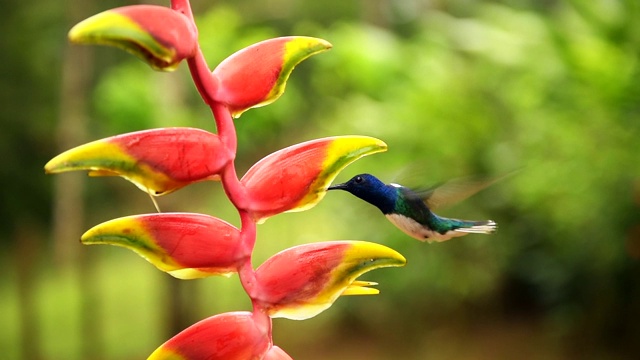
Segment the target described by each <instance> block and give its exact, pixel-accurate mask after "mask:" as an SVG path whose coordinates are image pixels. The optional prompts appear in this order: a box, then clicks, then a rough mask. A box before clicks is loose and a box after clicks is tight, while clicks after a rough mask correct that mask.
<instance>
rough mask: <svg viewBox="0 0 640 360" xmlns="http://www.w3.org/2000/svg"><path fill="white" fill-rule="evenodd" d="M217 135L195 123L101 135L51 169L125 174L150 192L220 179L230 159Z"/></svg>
mask: <svg viewBox="0 0 640 360" xmlns="http://www.w3.org/2000/svg"><path fill="white" fill-rule="evenodd" d="M231 158H232V155H231V154H229V153H228V152H227V151H226V149H225V147H224V146H223V145H222V143H221V142H220V139H219V137H218V135H216V134H213V133H210V132H208V131H204V130H200V129H195V128H186V127H185V128H179V127H178V128H161V129H151V130H144V131H137V132H132V133H127V134H122V135H117V136H113V137H109V138H105V139H101V140H96V141H93V142H90V143H87V144H84V145H80V146H78V147H75V148H73V149H70V150H67V151H65V152H63V153H62V154H60V155H58V156H56V157H55V158H53V159H51V161H49V162H48V163H47V164H46V165H45V171H46V172H47V173H61V172H67V171H75V170H89V174H90V175H92V176H122V177H123V178H125V179H127V180H129V181H131V182H132V183H134V184H135V185H136V186H138V187H139V188H140V189H141V190H143V191H144V192H147V193H149V194H150V195H163V194H167V193H170V192H172V191H175V190H178V189H180V188H182V187H184V186H186V185H189V184H192V183H194V182H199V181H204V180H216V179H218V178H219V177H218V174H219V172H220V171H221V169H222V168H223V167H224V166H225V165H226V164H227V163H228V162H229V160H230V159H231Z"/></svg>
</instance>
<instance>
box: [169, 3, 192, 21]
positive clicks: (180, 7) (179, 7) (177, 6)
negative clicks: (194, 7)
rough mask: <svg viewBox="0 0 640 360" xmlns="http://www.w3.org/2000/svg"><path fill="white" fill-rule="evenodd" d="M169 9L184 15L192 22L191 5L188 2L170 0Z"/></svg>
mask: <svg viewBox="0 0 640 360" xmlns="http://www.w3.org/2000/svg"><path fill="white" fill-rule="evenodd" d="M171 8H172V9H173V10H176V11H179V12H181V13H183V14H184V15H186V16H187V17H188V18H189V19H191V21H193V13H192V12H191V4H190V3H189V0H171Z"/></svg>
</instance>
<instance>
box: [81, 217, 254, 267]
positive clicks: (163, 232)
mask: <svg viewBox="0 0 640 360" xmlns="http://www.w3.org/2000/svg"><path fill="white" fill-rule="evenodd" d="M239 238H240V232H239V231H238V229H236V228H235V227H234V226H232V225H230V224H228V223H227V222H225V221H222V220H220V219H217V218H214V217H212V216H209V215H202V214H192V213H161V214H146V215H135V216H127V217H123V218H119V219H114V220H110V221H107V222H104V223H102V224H100V225H97V226H95V227H93V228H91V229H90V230H89V231H87V232H86V233H84V235H82V243H83V244H88V245H92V244H110V245H116V246H122V247H125V248H128V249H131V250H133V251H135V252H136V253H138V254H139V255H140V256H142V257H143V258H145V259H146V260H147V261H149V262H150V263H152V264H153V265H155V266H156V267H157V268H158V269H160V270H162V271H165V272H167V273H169V274H171V275H173V276H175V277H177V278H180V279H194V278H201V277H207V276H213V275H229V274H231V273H234V272H236V271H237V269H238V266H240V265H241V264H242V263H243V262H244V261H246V259H247V257H248V255H249V254H244V253H243V252H242V250H241V248H240V246H239V245H240V241H239Z"/></svg>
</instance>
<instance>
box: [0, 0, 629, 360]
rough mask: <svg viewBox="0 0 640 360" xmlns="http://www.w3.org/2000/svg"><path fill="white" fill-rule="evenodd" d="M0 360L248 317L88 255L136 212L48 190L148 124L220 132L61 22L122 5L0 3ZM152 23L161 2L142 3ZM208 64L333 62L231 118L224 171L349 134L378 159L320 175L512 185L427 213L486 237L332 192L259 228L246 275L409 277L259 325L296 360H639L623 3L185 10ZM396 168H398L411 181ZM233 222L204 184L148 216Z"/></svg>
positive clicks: (94, 188) (192, 96)
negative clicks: (230, 151) (311, 49)
mask: <svg viewBox="0 0 640 360" xmlns="http://www.w3.org/2000/svg"><path fill="white" fill-rule="evenodd" d="M2 3H3V7H2V8H3V11H2V12H0V29H1V30H0V33H2V36H1V37H0V50H1V54H2V55H1V58H2V66H0V74H1V75H0V101H1V103H0V109H1V110H0V121H1V129H2V131H1V132H0V151H1V154H2V156H1V157H0V174H1V175H2V176H1V177H0V181H1V184H0V185H1V186H0V194H1V201H0V224H1V225H0V226H1V228H2V231H1V232H0V249H1V252H0V274H1V276H0V324H1V326H0V359H43V360H45V359H46V360H49V359H52V360H57V359H65V360H67V359H71V360H73V359H99V360H100V359H103V360H111V359H141V358H145V357H146V356H147V355H148V354H150V353H151V352H152V351H153V350H154V349H155V348H156V347H157V346H159V345H160V344H161V343H162V342H164V341H165V340H166V339H168V338H169V337H171V336H172V335H173V334H175V333H176V332H178V331H179V330H181V329H183V328H185V327H186V326H188V325H189V324H192V323H193V322H195V321H197V320H200V319H202V318H205V317H207V316H211V315H213V314H217V313H220V312H224V311H230V310H246V309H249V302H248V299H247V298H246V295H245V294H244V293H243V291H242V289H241V287H240V285H239V282H238V280H237V278H236V277H232V278H231V279H226V278H222V279H217V278H216V279H204V280H194V281H179V280H175V279H173V278H171V277H170V276H168V275H166V274H164V273H161V272H159V271H157V270H156V269H155V268H153V267H152V266H151V265H149V264H148V263H147V262H145V261H144V260H142V259H141V258H139V257H138V256H137V255H135V254H134V253H132V252H130V251H127V250H124V249H121V248H115V247H106V246H97V247H86V246H81V245H80V244H79V241H78V239H79V237H80V235H81V234H82V233H83V232H84V231H85V230H87V229H88V228H90V227H91V226H94V225H96V224H98V223H100V222H103V221H106V220H109V219H112V218H115V217H120V216H125V215H132V214H139V213H146V212H153V211H154V208H153V205H152V203H151V202H150V201H149V199H148V197H147V196H146V195H145V194H144V193H142V192H140V191H138V190H137V189H136V188H135V187H134V186H133V185H131V184H130V183H128V182H125V181H123V180H121V179H118V178H100V179H93V178H87V177H86V175H85V174H64V175H58V176H45V175H44V172H43V165H44V164H45V163H46V161H48V160H49V159H50V158H52V157H53V156H55V155H56V154H58V153H59V152H61V151H63V150H66V149H68V148H71V147H73V146H76V145H79V144H82V143H85V142H88V141H90V140H95V139H99V138H103V137H107V136H111V135H116V134H119V133H123V132H129V131H136V130H142V129H146V128H152V127H163V126H195V127H201V128H204V129H207V130H210V131H214V130H215V126H214V124H213V120H212V118H211V115H210V113H209V110H208V108H207V107H206V106H205V105H204V104H203V103H202V101H201V100H200V98H199V97H198V94H197V92H196V90H195V89H194V87H193V85H192V83H191V80H190V78H189V75H188V72H187V69H186V66H184V65H182V66H181V67H180V69H179V70H178V71H177V72H175V73H170V74H167V73H158V72H154V71H152V70H150V69H149V68H148V67H147V66H146V65H145V64H143V63H142V62H140V61H138V60H137V59H135V58H133V57H132V56H130V55H128V54H126V53H124V52H122V51H119V50H116V49H113V48H101V47H80V46H69V45H68V44H67V41H66V32H67V31H68V29H69V28H70V27H71V26H72V25H73V24H75V23H76V22H78V21H80V20H82V19H84V18H86V17H88V16H90V15H92V14H94V13H97V12H99V11H103V10H106V9H109V8H112V7H115V6H122V5H128V4H133V3H138V2H133V1H114V0H104V1H95V0H92V1H89V0H67V1H38V0H24V1H4V0H3V1H2ZM155 3H159V4H165V5H166V4H168V1H162V2H155ZM192 3H193V4H192V5H193V7H194V11H195V13H196V14H197V23H198V25H199V28H200V40H201V45H202V48H203V50H204V52H205V55H206V56H207V59H208V61H209V64H210V66H211V67H212V68H213V67H214V66H215V65H216V64H217V63H218V62H220V61H221V60H222V59H224V58H225V57H226V56H228V55H229V54H231V53H233V52H234V51H236V50H238V49H240V48H242V47H244V46H246V45H249V44H251V43H254V42H256V41H259V40H264V39H266V38H270V37H275V36H284V35H307V36H315V37H321V38H324V39H326V40H329V41H330V42H331V43H333V45H334V48H333V49H332V50H331V51H330V52H328V53H325V54H322V55H318V56H315V57H313V58H311V59H309V60H307V61H305V62H304V63H302V64H301V65H300V66H298V68H296V70H295V71H294V73H293V74H292V76H291V78H290V80H289V84H288V87H287V91H286V93H285V94H284V96H283V97H282V98H281V99H280V100H278V101H277V102H276V103H274V104H272V105H269V106H267V107H264V108H260V109H255V110H251V111H249V112H247V113H245V114H244V115H243V116H242V117H241V118H240V119H238V120H237V127H238V137H239V154H238V168H239V173H243V172H244V171H245V170H246V169H247V168H248V167H249V166H251V164H253V163H254V162H255V161H257V160H258V159H260V158H261V157H263V156H265V155H266V154H268V153H270V152H272V151H275V150H277V149H279V148H282V147H284V146H288V145H291V144H294V143H298V142H301V141H305V140H309V139H312V138H317V137H324V136H332V135H346V134H361V135H370V136H374V137H377V138H380V139H383V140H384V141H385V142H387V144H388V145H389V151H388V152H387V153H384V154H378V155H374V156H371V157H367V158H364V159H361V160H359V161H358V162H356V163H354V164H353V165H351V166H349V167H348V168H347V169H346V170H345V171H344V172H342V173H341V174H340V176H339V178H338V179H337V180H338V181H345V180H347V179H348V178H350V177H351V176H353V175H355V174H357V173H361V172H370V173H373V174H375V175H377V176H379V177H381V178H382V179H384V180H386V181H398V182H399V181H400V180H398V179H397V177H398V176H399V174H404V175H406V174H407V173H410V174H412V176H411V177H412V179H413V180H412V181H414V183H416V182H415V180H416V179H418V182H421V185H429V184H433V183H437V182H439V181H442V180H446V179H448V178H455V177H461V176H467V175H474V174H482V175H489V176H500V175H502V174H505V173H509V172H511V171H513V170H518V171H517V172H516V173H515V174H514V175H513V176H511V177H509V178H508V179H506V180H504V181H502V182H500V183H499V184H497V185H495V186H493V187H491V188H489V189H488V190H485V191H483V192H482V193H480V194H478V195H476V196H474V197H472V198H470V199H468V200H466V201H465V202H463V203H461V204H458V205H456V206H454V207H451V208H449V209H446V210H445V211H444V212H443V213H442V214H443V215H448V216H454V217H461V218H471V219H489V218H490V219H493V220H495V221H497V222H498V223H499V225H500V230H499V232H498V233H497V234H495V235H492V236H482V235H470V236H466V237H464V238H459V239H455V240H453V241H450V242H445V243H441V244H431V245H429V244H424V243H420V242H418V241H415V240H413V239H411V238H408V237H406V236H405V235H403V234H402V233H401V232H400V231H398V230H397V229H395V228H394V227H393V226H392V225H391V224H389V223H388V222H386V220H385V219H384V218H383V217H382V215H381V214H380V213H379V212H378V210H377V209H375V208H373V207H371V206H368V205H367V204H365V203H363V202H362V201H360V200H358V199H356V198H354V197H352V196H350V195H348V194H347V193H330V194H328V195H327V196H326V197H325V199H324V200H323V202H321V203H320V204H319V205H318V206H316V207H315V208H313V209H311V210H309V211H306V212H302V213H292V214H282V215H279V216H277V217H274V218H272V219H270V220H268V221H267V222H266V223H265V224H264V225H261V226H260V227H259V228H258V242H257V248H256V253H255V260H254V263H255V264H256V265H258V264H260V263H261V262H262V261H263V260H264V259H266V258H267V257H268V256H270V255H272V254H274V253H275V252H277V251H279V250H282V249H284V248H287V247H289V246H292V245H297V244H302V243H308V242H314V241H325V240H331V239H361V240H369V241H374V242H379V243H383V244H385V245H388V246H391V247H393V248H395V249H397V250H398V251H400V252H401V253H403V254H404V255H405V256H406V257H407V259H408V264H407V266H406V267H405V268H397V269H383V270H378V271H375V272H372V273H369V274H367V275H366V276H365V277H364V279H366V280H373V281H377V282H379V283H380V285H379V288H380V290H381V294H380V295H378V296H369V297H344V298H340V299H339V300H338V301H337V302H336V303H335V304H334V306H333V307H332V308H330V309H329V310H327V311H325V312H324V313H322V314H321V315H319V316H317V317H316V318H313V319H310V320H306V321H290V320H276V321H275V322H274V337H275V342H276V343H277V344H278V345H280V346H281V347H282V348H284V349H285V350H286V351H287V352H288V353H289V354H291V355H292V356H293V357H294V358H296V359H306V360H314V359H379V360H386V359H635V358H638V356H639V354H640V341H638V337H639V336H640V285H639V283H638V282H639V280H640V262H639V259H640V21H638V20H639V19H640V2H638V1H637V0H565V1H562V0H544V1H540V0H501V1H500V0H496V1H480V0H449V1H445V0H395V1H393V0H386V1H385V0H359V1H355V0H353V1H345V0H323V1H300V0H268V1H256V0H234V1H232V0H215V1H213V0H212V1H201V0H193V1H192ZM407 169H409V170H410V171H407ZM159 203H160V206H161V207H162V208H163V210H165V211H192V212H203V213H207V214H211V215H214V216H218V217H221V218H223V219H226V220H228V221H230V222H232V223H235V224H238V218H237V215H236V213H235V211H234V209H233V208H232V207H231V206H230V204H229V202H228V201H227V200H226V198H225V197H224V194H223V191H222V189H221V187H220V185H219V184H218V183H201V184H196V185H193V186H191V187H189V188H186V189H183V190H180V191H178V192H177V193H174V194H171V195H168V196H166V197H163V198H161V199H159Z"/></svg>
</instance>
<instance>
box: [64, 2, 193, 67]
mask: <svg viewBox="0 0 640 360" xmlns="http://www.w3.org/2000/svg"><path fill="white" fill-rule="evenodd" d="M69 40H71V41H72V42H74V43H80V44H104V45H112V46H116V47H119V48H122V49H124V50H126V51H128V52H129V53H131V54H133V55H135V56H137V57H139V58H140V59H142V60H143V61H144V62H146V63H148V64H149V65H150V66H151V67H152V68H153V69H155V70H162V71H172V70H175V69H176V68H177V67H178V64H179V63H180V61H182V60H183V59H186V58H190V57H193V56H194V55H195V53H196V50H197V46H198V32H197V29H196V27H195V26H194V25H193V23H192V22H191V21H189V19H188V18H187V17H186V16H185V15H183V14H181V13H180V12H178V11H175V10H172V9H170V8H167V7H163V6H154V5H131V6H124V7H119V8H115V9H111V10H107V11H104V12H101V13H99V14H97V15H94V16H92V17H90V18H88V19H86V20H84V21H82V22H80V23H78V24H77V25H76V26H74V27H73V28H72V29H71V30H70V31H69Z"/></svg>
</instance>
